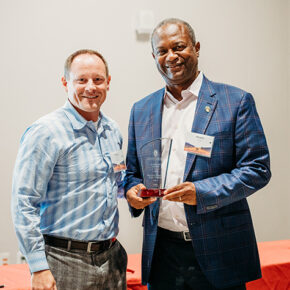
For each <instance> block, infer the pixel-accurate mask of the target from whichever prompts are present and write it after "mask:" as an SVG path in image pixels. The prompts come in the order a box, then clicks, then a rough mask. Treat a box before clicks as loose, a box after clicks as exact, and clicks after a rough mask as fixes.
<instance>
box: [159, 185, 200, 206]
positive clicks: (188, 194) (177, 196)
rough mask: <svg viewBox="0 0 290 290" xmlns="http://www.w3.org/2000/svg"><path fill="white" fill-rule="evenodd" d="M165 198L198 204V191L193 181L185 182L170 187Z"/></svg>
mask: <svg viewBox="0 0 290 290" xmlns="http://www.w3.org/2000/svg"><path fill="white" fill-rule="evenodd" d="M164 194H165V196H164V197H163V199H165V200H170V201H178V202H183V203H186V204H189V205H196V191H195V186H194V184H193V183H192V182H184V183H181V184H178V185H176V186H173V187H171V188H168V189H167V190H166V191H165V192H164Z"/></svg>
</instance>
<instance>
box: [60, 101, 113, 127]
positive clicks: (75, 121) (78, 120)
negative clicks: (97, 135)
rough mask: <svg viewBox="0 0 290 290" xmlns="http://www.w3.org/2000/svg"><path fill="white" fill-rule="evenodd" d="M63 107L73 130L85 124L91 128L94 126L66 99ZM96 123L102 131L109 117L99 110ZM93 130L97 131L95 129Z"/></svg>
mask: <svg viewBox="0 0 290 290" xmlns="http://www.w3.org/2000/svg"><path fill="white" fill-rule="evenodd" d="M63 109H64V113H65V114H66V116H67V117H68V119H69V120H70V122H71V124H72V127H73V129H74V130H81V129H82V128H84V127H85V126H88V127H89V128H91V129H92V128H95V124H94V123H93V122H92V121H87V120H86V119H85V118H84V117H82V116H81V115H80V114H79V113H78V112H77V111H76V109H75V108H74V107H73V105H72V104H71V103H70V102H69V101H68V100H67V101H66V102H65V104H64V106H63ZM97 123H98V126H97V127H98V128H99V129H100V130H101V131H103V130H104V128H106V126H105V125H107V124H109V119H108V118H107V117H106V116H105V115H104V114H103V113H102V112H100V114H99V118H98V121H97ZM95 130H96V131H97V129H95Z"/></svg>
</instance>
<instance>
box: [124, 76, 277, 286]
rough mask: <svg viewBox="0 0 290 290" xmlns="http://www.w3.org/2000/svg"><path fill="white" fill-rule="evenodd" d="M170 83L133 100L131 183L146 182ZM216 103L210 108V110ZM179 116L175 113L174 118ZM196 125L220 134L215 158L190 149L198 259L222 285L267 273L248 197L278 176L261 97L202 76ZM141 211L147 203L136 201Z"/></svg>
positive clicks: (150, 218)
mask: <svg viewBox="0 0 290 290" xmlns="http://www.w3.org/2000/svg"><path fill="white" fill-rule="evenodd" d="M163 96H164V88H163V89H161V90H159V91H157V92H155V93H153V94H151V95H149V96H147V97H145V98H144V99H142V100H140V101H138V102H137V103H135V104H134V106H133V108H132V111H131V116H130V123H129V136H128V137H129V140H128V152H127V173H126V186H125V189H126V190H128V189H130V188H131V187H132V186H134V185H136V184H138V183H142V170H141V166H140V165H141V164H140V159H139V156H140V151H139V150H140V146H142V145H143V144H144V143H146V142H148V141H150V140H153V139H155V138H160V137H161V121H162V106H163ZM205 107H210V110H208V108H207V109H205ZM172 122H174V120H172ZM192 132H196V133H201V134H207V135H210V136H214V137H215V140H214V146H213V150H212V155H211V158H205V157H201V156H196V155H194V154H190V153H188V154H187V160H186V166H185V171H184V176H183V180H184V181H191V182H194V184H195V187H196V195H197V205H196V206H190V205H186V204H185V205H184V209H185V214H186V218H187V223H188V227H189V231H190V234H191V237H192V245H193V247H194V251H195V255H196V258H197V260H198V262H199V264H200V267H201V269H202V271H203V273H204V274H205V275H206V277H207V279H208V280H209V281H210V282H211V283H212V284H213V285H214V286H215V287H220V288H223V287H231V286H233V285H238V284H241V283H245V282H247V281H251V280H255V279H258V278H259V277H261V271H260V262H259V255H258V251H257V244H256V238H255V233H254V229H253V223H252V219H251V214H250V210H249V206H248V203H247V200H246V197H248V196H249V195H251V194H252V193H254V192H255V191H257V190H258V189H260V188H262V187H263V186H265V185H266V184H267V183H268V182H269V180H270V177H271V172H270V160H269V152H268V147H267V143H266V139H265V136H264V132H263V129H262V125H261V122H260V119H259V116H258V114H257V111H256V107H255V102H254V99H253V97H252V95H251V94H249V93H247V92H245V91H242V90H240V89H238V88H235V87H232V86H229V85H225V84H219V83H214V82H211V81H209V80H208V79H207V78H206V77H204V79H203V83H202V86H201V90H200V93H199V96H198V100H197V106H196V112H195V117H194V122H193V124H192ZM130 210H131V213H132V215H133V216H135V217H137V216H139V215H140V214H141V213H142V210H136V209H134V208H132V207H130ZM158 213H159V201H158V200H157V201H156V202H155V203H153V204H151V205H150V206H148V207H146V208H145V213H144V218H143V227H144V238H143V250H142V283H143V284H146V283H147V282H148V279H149V275H150V268H151V262H152V256H153V252H154V245H155V240H156V233H157V223H158Z"/></svg>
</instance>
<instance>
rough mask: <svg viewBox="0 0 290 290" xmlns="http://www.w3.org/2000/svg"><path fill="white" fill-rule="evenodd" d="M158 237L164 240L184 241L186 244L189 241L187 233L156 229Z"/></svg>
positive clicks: (189, 237)
mask: <svg viewBox="0 0 290 290" xmlns="http://www.w3.org/2000/svg"><path fill="white" fill-rule="evenodd" d="M158 235H159V236H161V237H165V238H171V239H178V240H184V241H186V242H189V241H191V236H190V233H189V232H173V231H169V230H166V229H163V228H160V227H158Z"/></svg>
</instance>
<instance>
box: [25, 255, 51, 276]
mask: <svg viewBox="0 0 290 290" xmlns="http://www.w3.org/2000/svg"><path fill="white" fill-rule="evenodd" d="M25 258H26V260H27V263H28V265H29V269H30V272H31V273H34V272H38V271H42V270H47V269H49V266H48V263H47V259H46V255H45V251H38V252H34V253H30V254H27V256H26V257H25Z"/></svg>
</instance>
